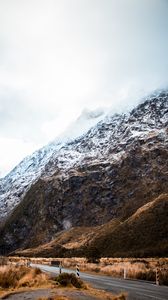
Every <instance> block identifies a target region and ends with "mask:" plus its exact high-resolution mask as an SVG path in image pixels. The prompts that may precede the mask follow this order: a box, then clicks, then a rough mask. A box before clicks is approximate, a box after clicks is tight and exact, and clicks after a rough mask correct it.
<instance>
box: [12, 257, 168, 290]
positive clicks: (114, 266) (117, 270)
mask: <svg viewBox="0 0 168 300" xmlns="http://www.w3.org/2000/svg"><path fill="white" fill-rule="evenodd" d="M30 261H31V262H32V263H37V264H38V263H39V264H40V263H42V264H47V265H50V264H51V262H53V261H55V264H59V262H60V261H61V263H62V265H63V267H65V268H71V269H75V268H76V265H79V267H80V271H86V272H94V273H102V274H105V275H109V276H113V277H120V278H123V277H124V268H126V270H127V277H128V278H130V279H142V280H149V281H155V276H156V268H159V269H160V280H161V284H166V285H168V258H158V259H156V258H101V259H100V262H99V263H98V264H95V263H87V259H86V258H82V257H81V258H80V257H73V258H30ZM9 262H10V264H18V263H22V264H24V263H26V262H27V258H24V257H10V258H9Z"/></svg>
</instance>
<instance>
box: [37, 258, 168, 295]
mask: <svg viewBox="0 0 168 300" xmlns="http://www.w3.org/2000/svg"><path fill="white" fill-rule="evenodd" d="M31 266H32V267H38V268H40V269H41V270H42V271H45V272H49V273H51V274H58V273H59V268H58V267H54V266H47V265H40V264H38V265H36V264H31ZM62 272H68V273H72V272H75V271H74V270H70V269H62ZM80 278H81V279H82V280H84V281H87V282H88V283H90V284H91V285H92V286H93V287H94V288H97V289H102V290H105V291H107V292H111V293H114V294H119V293H120V292H126V293H127V294H128V299H129V300H147V299H151V300H152V299H156V300H168V287H167V286H157V285H156V284H153V283H148V282H145V281H138V280H127V279H126V280H124V279H118V278H112V277H111V276H104V275H103V276H101V275H91V274H88V273H84V272H80ZM102 300H103V299H102Z"/></svg>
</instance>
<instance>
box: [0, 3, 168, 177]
mask: <svg viewBox="0 0 168 300" xmlns="http://www.w3.org/2000/svg"><path fill="white" fill-rule="evenodd" d="M167 53H168V1H167V0H29V1H26V0H1V1H0V142H1V145H0V175H1V176H3V175H4V174H6V173H7V172H8V171H9V170H10V169H11V168H12V167H13V166H14V165H15V164H16V163H18V162H19V160H21V159H22V158H23V157H24V156H25V155H27V154H29V153H31V152H32V151H34V150H35V149H37V148H39V147H41V146H42V145H44V144H46V143H48V142H49V141H50V140H52V139H54V138H55V137H56V136H58V135H60V134H62V133H63V132H64V131H65V130H66V128H67V127H69V126H71V124H74V121H75V119H77V118H79V116H80V114H81V112H82V111H85V110H87V111H89V110H97V109H99V108H101V109H102V110H104V111H108V110H110V111H112V112H121V111H125V110H129V109H131V108H132V107H133V106H135V105H136V104H137V103H138V101H139V99H140V98H141V97H142V96H143V95H144V94H147V93H150V92H151V91H153V90H155V89H157V88H160V87H167V86H168V55H167ZM102 115H103V114H102ZM82 126H83V127H82ZM70 128H71V127H70ZM82 128H85V129H86V128H87V126H85V125H84V122H83V121H82V122H80V130H79V133H81V132H82ZM77 131H78V130H77ZM68 132H69V134H70V132H71V131H70V130H69V131H68Z"/></svg>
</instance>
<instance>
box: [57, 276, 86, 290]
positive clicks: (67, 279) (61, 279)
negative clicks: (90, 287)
mask: <svg viewBox="0 0 168 300" xmlns="http://www.w3.org/2000/svg"><path fill="white" fill-rule="evenodd" d="M54 280H55V281H56V282H58V283H59V284H60V285H61V286H74V287H75V288H78V289H81V288H85V285H84V283H83V281H82V280H81V279H80V278H77V276H76V275H75V274H73V273H71V274H69V273H62V274H60V275H58V276H57V277H55V279H54Z"/></svg>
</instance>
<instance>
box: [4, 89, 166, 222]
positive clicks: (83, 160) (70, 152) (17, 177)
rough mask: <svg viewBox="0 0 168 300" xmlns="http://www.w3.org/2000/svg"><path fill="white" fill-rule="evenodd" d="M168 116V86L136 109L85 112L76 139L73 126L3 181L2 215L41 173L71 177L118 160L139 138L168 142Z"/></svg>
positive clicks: (153, 143)
mask: <svg viewBox="0 0 168 300" xmlns="http://www.w3.org/2000/svg"><path fill="white" fill-rule="evenodd" d="M167 120H168V92H164V91H163V92H158V93H157V94H153V95H151V96H150V97H148V98H147V99H144V102H143V103H141V104H140V105H139V106H138V107H136V108H134V109H133V110H132V111H131V112H130V113H126V114H115V115H110V114H109V115H106V116H104V112H103V111H101V110H100V111H96V112H94V113H93V112H92V113H91V112H87V111H84V112H83V114H82V115H81V116H80V117H79V118H78V120H77V122H76V123H74V124H72V125H71V126H70V127H69V129H68V130H69V132H71V136H73V138H71V139H69V138H68V137H69V134H68V131H67V133H66V134H64V136H62V137H60V138H59V139H56V140H55V141H54V142H52V143H50V144H49V145H47V146H46V147H43V148H42V149H40V150H39V151H36V152H35V153H34V154H33V155H31V156H29V157H27V158H25V159H24V160H23V161H22V162H21V163H20V164H19V165H18V166H17V167H16V168H15V169H14V170H13V171H12V172H11V173H9V174H8V175H7V176H6V177H5V178H4V179H1V180H0V215H1V216H2V217H5V216H7V214H9V213H10V212H11V211H12V209H13V208H14V207H15V206H16V205H17V204H18V203H19V202H20V201H21V200H22V198H23V196H24V194H25V193H26V191H27V190H28V189H29V188H30V186H31V185H32V184H33V183H35V181H37V180H38V178H39V177H42V178H45V180H46V179H47V178H48V179H49V177H50V176H51V175H54V176H57V175H59V176H60V175H61V176H63V177H66V176H69V174H71V173H72V172H74V171H75V168H76V167H79V166H80V167H82V166H85V165H86V164H87V165H90V166H91V165H92V164H100V163H101V164H102V163H103V164H104V165H105V164H106V162H115V161H118V160H119V159H121V158H122V157H124V156H126V155H127V151H129V149H131V147H133V145H134V146H136V144H138V143H142V142H143V143H144V147H149V148H152V147H155V146H156V144H157V143H161V144H162V143H163V144H164V145H165V144H167V142H168V139H167V133H168V132H167V125H168V121H167ZM81 128H82V130H81ZM89 128H90V129H89ZM82 132H83V134H82V135H81V133H82Z"/></svg>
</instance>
